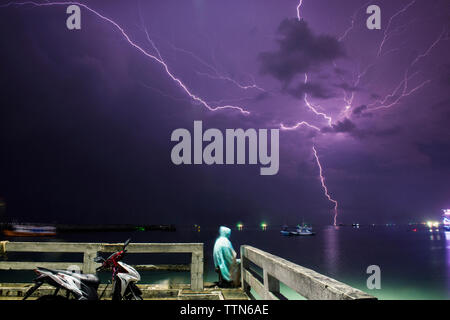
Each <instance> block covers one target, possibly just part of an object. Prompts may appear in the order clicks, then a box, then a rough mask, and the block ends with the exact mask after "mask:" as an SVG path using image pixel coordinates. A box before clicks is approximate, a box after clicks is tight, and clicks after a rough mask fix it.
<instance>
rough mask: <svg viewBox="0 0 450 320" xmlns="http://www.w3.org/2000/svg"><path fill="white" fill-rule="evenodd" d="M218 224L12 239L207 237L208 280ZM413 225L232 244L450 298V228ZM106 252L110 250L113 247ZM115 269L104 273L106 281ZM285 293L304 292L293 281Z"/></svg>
mask: <svg viewBox="0 0 450 320" xmlns="http://www.w3.org/2000/svg"><path fill="white" fill-rule="evenodd" d="M217 229H218V228H216V227H214V228H207V227H202V229H201V232H196V231H194V229H193V228H179V229H178V230H177V231H176V232H167V233H166V232H131V233H129V232H114V233H106V232H105V233H80V234H61V235H59V236H58V237H55V238H52V239H24V238H15V239H8V240H11V241H33V240H34V241H76V242H123V241H125V240H126V239H127V238H131V239H132V241H133V242H203V243H204V245H205V280H206V281H210V282H213V281H216V280H217V276H216V274H215V273H214V270H213V262H212V247H213V245H214V240H215V238H216V236H217ZM411 230H412V227H409V226H391V227H385V226H376V227H370V226H367V227H361V228H358V229H356V228H352V227H337V228H335V227H331V226H327V227H321V228H316V229H315V231H316V232H317V234H316V235H315V236H313V237H283V236H281V235H280V230H279V229H278V228H273V229H270V228H269V229H268V230H266V231H262V230H260V229H257V228H254V229H244V230H243V231H237V230H233V231H232V234H231V240H232V243H233V245H234V247H235V249H236V251H239V249H238V248H239V246H240V245H244V244H246V245H252V246H254V247H257V248H259V249H262V250H265V251H267V252H270V253H272V254H274V255H277V256H280V257H282V258H284V259H287V260H290V261H292V262H295V263H297V264H300V265H302V266H304V267H307V268H311V269H313V270H315V271H317V272H320V273H322V274H324V275H327V276H330V277H332V278H335V279H337V280H340V281H342V282H344V283H347V284H349V285H351V286H354V287H356V288H359V289H361V290H363V291H365V292H368V293H370V294H372V295H374V296H376V297H378V298H380V299H448V298H450V233H447V234H446V233H445V232H443V231H442V230H440V231H433V232H430V231H429V230H428V229H427V228H418V229H417V232H413V231H411ZM105 255H106V254H105ZM8 259H9V260H22V261H24V260H27V261H36V265H39V261H76V260H81V259H82V258H81V255H78V256H75V255H71V254H13V253H10V254H9V255H8ZM125 262H128V263H154V264H167V263H177V264H178V263H180V264H182V263H189V256H188V255H185V254H180V255H178V254H176V255H174V254H170V255H169V254H157V255H155V254H149V255H134V254H129V255H127V256H126V257H125ZM369 265H378V266H379V267H380V268H381V289H380V290H369V289H368V288H367V287H366V280H367V277H368V276H369V275H368V274H367V273H366V269H367V267H368V266H369ZM33 275H34V274H33V273H32V272H29V271H1V272H0V282H28V281H31V279H32V278H33ZM142 276H143V279H142V282H159V283H161V282H180V283H187V282H188V281H189V274H188V273H186V272H181V273H169V272H158V273H149V272H147V273H144V274H142ZM108 277H109V275H108V274H107V273H106V274H102V275H101V278H102V280H104V281H106V279H108ZM282 293H284V294H285V295H286V296H288V297H290V298H298V296H297V295H296V294H294V293H293V292H291V291H290V290H289V289H287V288H286V287H285V286H282Z"/></svg>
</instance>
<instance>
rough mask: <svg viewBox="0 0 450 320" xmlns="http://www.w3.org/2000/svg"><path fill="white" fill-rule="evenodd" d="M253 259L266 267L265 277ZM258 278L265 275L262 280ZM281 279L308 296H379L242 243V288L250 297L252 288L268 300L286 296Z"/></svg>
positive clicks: (314, 297)
mask: <svg viewBox="0 0 450 320" xmlns="http://www.w3.org/2000/svg"><path fill="white" fill-rule="evenodd" d="M251 263H253V264H255V265H256V266H257V267H259V268H261V269H262V273H263V274H262V277H260V275H258V274H257V272H255V271H254V270H252V268H251ZM258 278H262V281H260V280H259V279H258ZM280 281H281V282H282V283H284V284H285V285H286V286H288V287H289V288H291V289H292V290H294V291H295V292H297V293H298V294H300V295H301V296H302V297H304V298H306V299H314V300H358V299H376V298H375V297H373V296H371V295H369V294H367V293H365V292H363V291H361V290H358V289H355V288H353V287H351V286H349V285H346V284H344V283H342V282H339V281H337V280H334V279H332V278H329V277H327V276H324V275H322V274H320V273H317V272H315V271H313V270H311V269H307V268H304V267H301V266H299V265H297V264H295V263H292V262H290V261H287V260H285V259H282V258H280V257H277V256H274V255H272V254H270V253H267V252H265V251H262V250H259V249H256V248H254V247H251V246H241V284H242V289H243V290H244V291H245V292H246V293H247V294H248V295H249V296H250V297H252V295H251V292H250V289H251V288H252V289H253V290H254V291H255V292H256V294H257V295H258V296H260V297H261V298H262V299H265V300H276V299H280V298H281V299H282V298H285V297H284V296H282V295H281V294H280Z"/></svg>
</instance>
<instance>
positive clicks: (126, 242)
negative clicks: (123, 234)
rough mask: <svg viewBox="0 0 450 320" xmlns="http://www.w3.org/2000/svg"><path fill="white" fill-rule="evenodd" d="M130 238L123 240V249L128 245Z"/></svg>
mask: <svg viewBox="0 0 450 320" xmlns="http://www.w3.org/2000/svg"><path fill="white" fill-rule="evenodd" d="M130 241H131V239H128V240H127V241H125V243H124V244H123V249H124V250H125V248H126V247H127V246H128V244H129V243H130Z"/></svg>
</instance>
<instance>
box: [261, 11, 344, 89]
mask: <svg viewBox="0 0 450 320" xmlns="http://www.w3.org/2000/svg"><path fill="white" fill-rule="evenodd" d="M278 34H279V35H280V38H279V39H278V44H279V49H278V50H277V51H273V52H263V53H261V54H260V56H259V58H260V61H261V72H262V73H263V74H269V75H271V76H273V77H274V78H276V79H278V80H280V81H281V82H282V83H283V85H284V87H287V86H289V84H290V83H291V81H292V80H293V79H294V78H295V76H297V75H299V74H303V73H305V72H308V71H310V70H311V69H313V68H317V67H319V66H320V65H322V64H324V63H326V62H331V61H333V60H335V59H337V58H340V57H343V56H344V50H343V48H342V46H341V44H340V43H339V41H338V40H337V39H336V38H334V37H332V36H328V35H315V34H314V33H313V32H312V31H311V29H310V28H309V27H308V24H307V23H306V22H305V21H303V20H302V21H298V20H297V19H285V20H283V21H282V22H281V24H280V26H279V27H278Z"/></svg>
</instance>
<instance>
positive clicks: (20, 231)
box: [3, 224, 56, 237]
mask: <svg viewBox="0 0 450 320" xmlns="http://www.w3.org/2000/svg"><path fill="white" fill-rule="evenodd" d="M3 234H4V235H5V236H7V237H50V236H55V235H56V227H53V226H38V225H29V224H12V225H10V226H9V228H7V229H4V230H3Z"/></svg>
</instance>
